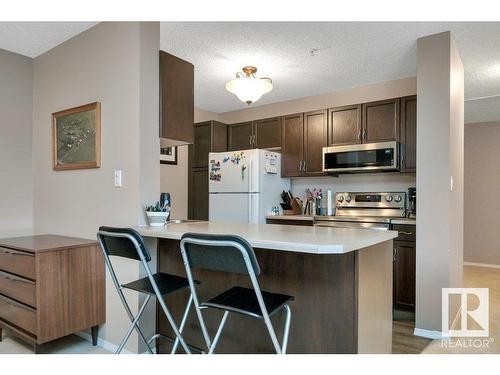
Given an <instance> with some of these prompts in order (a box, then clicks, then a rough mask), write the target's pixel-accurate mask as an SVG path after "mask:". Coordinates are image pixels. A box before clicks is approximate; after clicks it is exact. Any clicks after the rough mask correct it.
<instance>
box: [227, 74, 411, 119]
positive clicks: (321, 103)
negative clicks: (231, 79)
mask: <svg viewBox="0 0 500 375" xmlns="http://www.w3.org/2000/svg"><path fill="white" fill-rule="evenodd" d="M416 92H417V83H416V78H415V77H408V78H403V79H397V80H393V81H387V82H380V83H375V84H371V85H366V86H360V87H356V88H353V89H350V90H342V91H335V92H331V93H328V94H322V95H315V96H308V97H305V98H300V99H294V100H287V101H284V102H280V103H273V104H266V105H261V106H259V105H258V106H255V107H254V106H251V107H250V108H248V109H243V110H239V111H232V112H224V113H219V119H218V120H219V121H221V122H224V123H226V124H232V123H236V122H242V121H248V120H256V119H260V118H266V117H273V116H281V115H288V114H293V113H298V112H308V111H314V110H318V109H325V108H331V107H336V106H342V105H349V104H357V103H364V102H370V101H375V100H383V99H389V98H394V97H398V96H406V95H415V93H416Z"/></svg>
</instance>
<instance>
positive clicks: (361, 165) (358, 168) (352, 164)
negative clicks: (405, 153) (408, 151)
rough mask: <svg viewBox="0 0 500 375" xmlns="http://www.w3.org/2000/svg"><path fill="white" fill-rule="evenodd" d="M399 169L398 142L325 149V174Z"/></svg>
mask: <svg viewBox="0 0 500 375" xmlns="http://www.w3.org/2000/svg"><path fill="white" fill-rule="evenodd" d="M398 169H399V143H398V142H378V143H364V144H357V145H348V146H332V147H323V172H332V173H342V172H345V173H354V172H375V171H396V170H398Z"/></svg>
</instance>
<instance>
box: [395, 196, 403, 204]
mask: <svg viewBox="0 0 500 375" xmlns="http://www.w3.org/2000/svg"><path fill="white" fill-rule="evenodd" d="M401 199H403V198H401V195H396V196H395V197H394V201H395V202H401Z"/></svg>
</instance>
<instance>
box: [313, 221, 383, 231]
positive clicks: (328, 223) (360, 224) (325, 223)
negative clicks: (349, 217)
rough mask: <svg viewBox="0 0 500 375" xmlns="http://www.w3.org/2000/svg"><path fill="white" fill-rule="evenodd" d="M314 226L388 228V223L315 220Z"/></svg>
mask: <svg viewBox="0 0 500 375" xmlns="http://www.w3.org/2000/svg"><path fill="white" fill-rule="evenodd" d="M314 226H315V227H329V228H353V229H378V230H389V226H390V224H388V223H365V222H352V221H317V222H315V223H314Z"/></svg>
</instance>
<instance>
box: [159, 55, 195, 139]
mask: <svg viewBox="0 0 500 375" xmlns="http://www.w3.org/2000/svg"><path fill="white" fill-rule="evenodd" d="M193 124H194V66H193V64H191V63H190V62H188V61H184V60H182V59H179V58H178V57H176V56H173V55H171V54H169V53H166V52H164V51H160V138H161V139H162V145H163V146H168V145H180V144H188V143H193V137H194V129H193Z"/></svg>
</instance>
